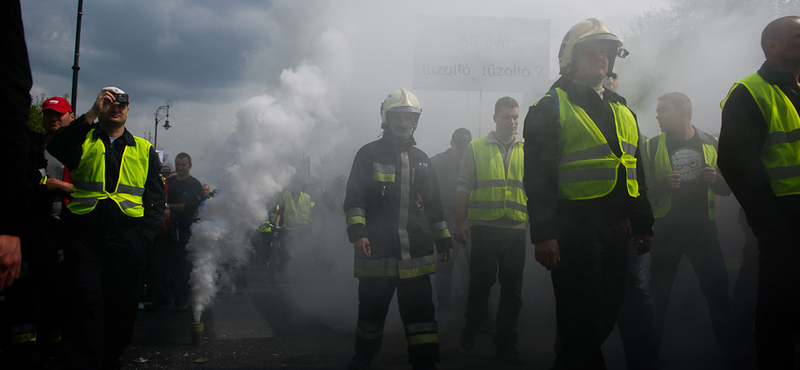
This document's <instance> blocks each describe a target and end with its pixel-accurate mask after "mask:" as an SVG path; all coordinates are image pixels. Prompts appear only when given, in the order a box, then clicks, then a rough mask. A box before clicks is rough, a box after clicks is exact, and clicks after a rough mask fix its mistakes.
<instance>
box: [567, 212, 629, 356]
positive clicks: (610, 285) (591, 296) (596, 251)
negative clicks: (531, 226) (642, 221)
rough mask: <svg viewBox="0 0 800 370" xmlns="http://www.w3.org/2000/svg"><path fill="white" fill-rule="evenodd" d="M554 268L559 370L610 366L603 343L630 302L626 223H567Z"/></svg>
mask: <svg viewBox="0 0 800 370" xmlns="http://www.w3.org/2000/svg"><path fill="white" fill-rule="evenodd" d="M557 240H558V246H559V254H560V257H561V261H559V262H558V266H557V268H556V269H555V270H553V271H552V272H551V277H552V279H553V292H554V293H555V297H556V320H557V322H558V333H559V335H560V339H561V342H560V345H559V348H558V350H557V353H556V361H555V364H554V365H553V369H555V370H560V369H605V368H606V365H605V360H604V359H603V352H602V350H601V346H602V344H603V342H604V341H605V340H606V338H607V337H608V335H609V334H610V333H611V330H612V329H613V328H614V325H615V324H616V321H617V316H618V314H619V311H620V308H621V307H622V304H623V302H624V301H625V274H626V261H627V253H628V252H627V244H628V235H627V231H626V229H625V228H623V226H621V225H619V224H612V225H607V226H599V225H592V226H589V225H577V224H572V223H569V224H567V223H565V224H564V225H561V228H560V230H559V234H558V238H557Z"/></svg>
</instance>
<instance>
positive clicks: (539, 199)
mask: <svg viewBox="0 0 800 370" xmlns="http://www.w3.org/2000/svg"><path fill="white" fill-rule="evenodd" d="M558 124H559V122H558V110H557V109H556V105H555V99H554V98H553V97H552V96H549V95H546V96H545V97H543V98H542V99H541V100H539V101H538V102H537V103H536V104H534V105H533V106H532V107H530V109H529V110H528V114H527V116H525V126H524V129H523V136H524V138H525V143H524V146H523V148H524V152H525V180H524V184H525V194H526V195H527V196H528V217H529V218H530V222H531V224H530V233H531V242H532V243H533V244H534V257H535V258H536V261H537V262H539V263H540V264H541V265H542V266H544V267H545V268H546V269H548V270H554V269H556V268H557V267H558V262H559V261H560V260H561V255H560V250H559V246H558V241H556V212H557V200H558Z"/></svg>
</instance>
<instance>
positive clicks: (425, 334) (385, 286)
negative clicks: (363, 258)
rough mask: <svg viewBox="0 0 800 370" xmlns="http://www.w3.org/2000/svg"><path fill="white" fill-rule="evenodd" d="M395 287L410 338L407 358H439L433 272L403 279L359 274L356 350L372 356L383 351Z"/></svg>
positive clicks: (415, 361) (429, 360)
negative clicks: (382, 346)
mask: <svg viewBox="0 0 800 370" xmlns="http://www.w3.org/2000/svg"><path fill="white" fill-rule="evenodd" d="M395 289H397V304H398V306H399V308H400V318H401V319H402V320H403V325H404V326H405V334H406V340H407V341H408V362H409V363H411V364H429V363H434V362H439V334H438V332H439V330H438V327H437V324H436V318H435V312H434V307H433V289H432V288H431V279H430V275H423V276H418V277H414V278H408V279H402V280H401V279H399V278H395V277H359V278H358V323H357V327H356V353H359V354H363V355H367V356H370V355H375V354H376V353H378V351H380V349H381V342H382V341H383V327H384V324H385V320H386V313H387V312H388V311H389V304H390V303H391V302H392V296H394V292H395Z"/></svg>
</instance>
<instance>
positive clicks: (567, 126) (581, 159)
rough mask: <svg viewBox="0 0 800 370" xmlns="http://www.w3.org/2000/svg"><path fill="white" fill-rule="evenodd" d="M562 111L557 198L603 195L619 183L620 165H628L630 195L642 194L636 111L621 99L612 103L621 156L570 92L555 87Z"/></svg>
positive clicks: (582, 197)
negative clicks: (571, 99) (575, 103)
mask: <svg viewBox="0 0 800 370" xmlns="http://www.w3.org/2000/svg"><path fill="white" fill-rule="evenodd" d="M555 91H556V95H555V96H553V95H552V94H548V96H551V97H553V98H555V99H556V100H557V105H558V114H559V123H560V125H559V128H558V130H559V135H558V156H559V162H558V197H559V198H562V199H571V200H580V199H593V198H599V197H602V196H604V195H606V194H608V193H610V192H611V190H613V189H614V187H615V186H616V184H617V176H618V173H619V167H620V166H624V167H625V170H626V171H625V173H626V185H627V189H628V194H629V195H630V196H631V197H634V198H635V197H638V196H639V182H638V181H636V158H635V157H634V155H635V154H636V147H637V144H638V143H639V132H638V129H637V127H636V119H635V118H634V117H633V113H631V111H630V110H629V109H628V108H627V107H626V106H624V105H622V104H621V103H619V102H614V103H610V105H611V110H612V111H613V112H614V123H615V125H616V133H617V138H618V141H619V145H620V149H621V150H622V157H617V156H616V155H615V154H614V152H613V151H612V150H611V147H609V145H608V142H607V141H606V139H605V137H604V136H603V133H602V132H600V129H598V128H597V125H596V124H595V123H594V122H593V121H592V119H591V118H590V117H589V115H588V114H586V112H585V111H584V110H583V108H581V107H579V106H577V105H574V104H572V103H571V102H570V101H569V98H568V97H567V93H566V92H565V91H564V90H561V89H560V88H556V89H555Z"/></svg>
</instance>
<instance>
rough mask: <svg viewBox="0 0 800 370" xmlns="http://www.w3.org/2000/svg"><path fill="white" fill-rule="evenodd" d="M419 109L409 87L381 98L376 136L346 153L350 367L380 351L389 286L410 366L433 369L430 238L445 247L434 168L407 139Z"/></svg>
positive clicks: (435, 342) (435, 343)
mask: <svg viewBox="0 0 800 370" xmlns="http://www.w3.org/2000/svg"><path fill="white" fill-rule="evenodd" d="M420 112H421V109H420V105H419V100H417V97H416V96H414V94H412V93H411V92H410V91H408V90H406V89H399V90H395V91H393V92H392V93H391V94H389V96H388V97H387V98H386V100H384V102H383V104H382V105H381V119H382V121H383V122H382V124H381V127H382V128H383V130H384V131H383V137H382V138H381V139H379V140H377V141H373V142H372V143H369V144H367V145H365V146H363V147H362V148H361V149H360V150H359V151H358V153H357V154H356V157H355V159H354V161H353V168H352V170H351V171H350V179H349V180H348V182H347V190H346V195H345V200H344V211H345V215H346V217H347V234H348V236H349V239H350V242H352V243H353V248H354V250H355V268H354V275H355V276H356V277H357V278H358V280H359V284H358V301H359V305H358V326H357V328H356V355H355V356H354V357H353V359H352V360H351V361H350V364H349V368H350V369H361V368H364V367H365V366H367V365H368V364H369V363H370V362H371V361H372V360H373V358H374V357H375V355H376V354H377V353H378V351H380V348H381V343H382V340H383V326H384V322H385V321H384V320H385V319H386V313H387V311H388V310H389V304H390V303H391V301H392V296H393V295H394V292H395V290H397V302H398V305H399V307H400V316H401V317H402V318H403V324H404V325H405V332H406V339H407V341H408V361H409V362H410V363H411V365H412V366H413V368H414V369H435V368H436V365H435V363H436V362H438V361H439V335H438V327H437V324H436V318H435V312H434V311H435V309H434V306H433V300H432V294H433V291H432V289H431V280H430V274H432V273H433V272H434V270H435V262H436V255H435V253H434V249H433V248H434V244H435V245H436V249H437V250H438V251H439V253H442V259H441V261H442V262H447V261H448V260H449V259H450V255H451V253H452V251H453V246H452V241H451V240H450V232H449V230H448V229H447V222H445V218H444V214H443V213H442V203H441V200H440V199H439V186H438V182H437V180H436V171H434V169H433V166H432V165H431V163H430V160H429V159H428V156H427V155H425V153H423V152H422V151H421V150H419V149H417V148H416V147H414V144H415V141H414V138H413V132H414V130H415V129H416V128H417V122H418V120H419V115H420Z"/></svg>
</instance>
